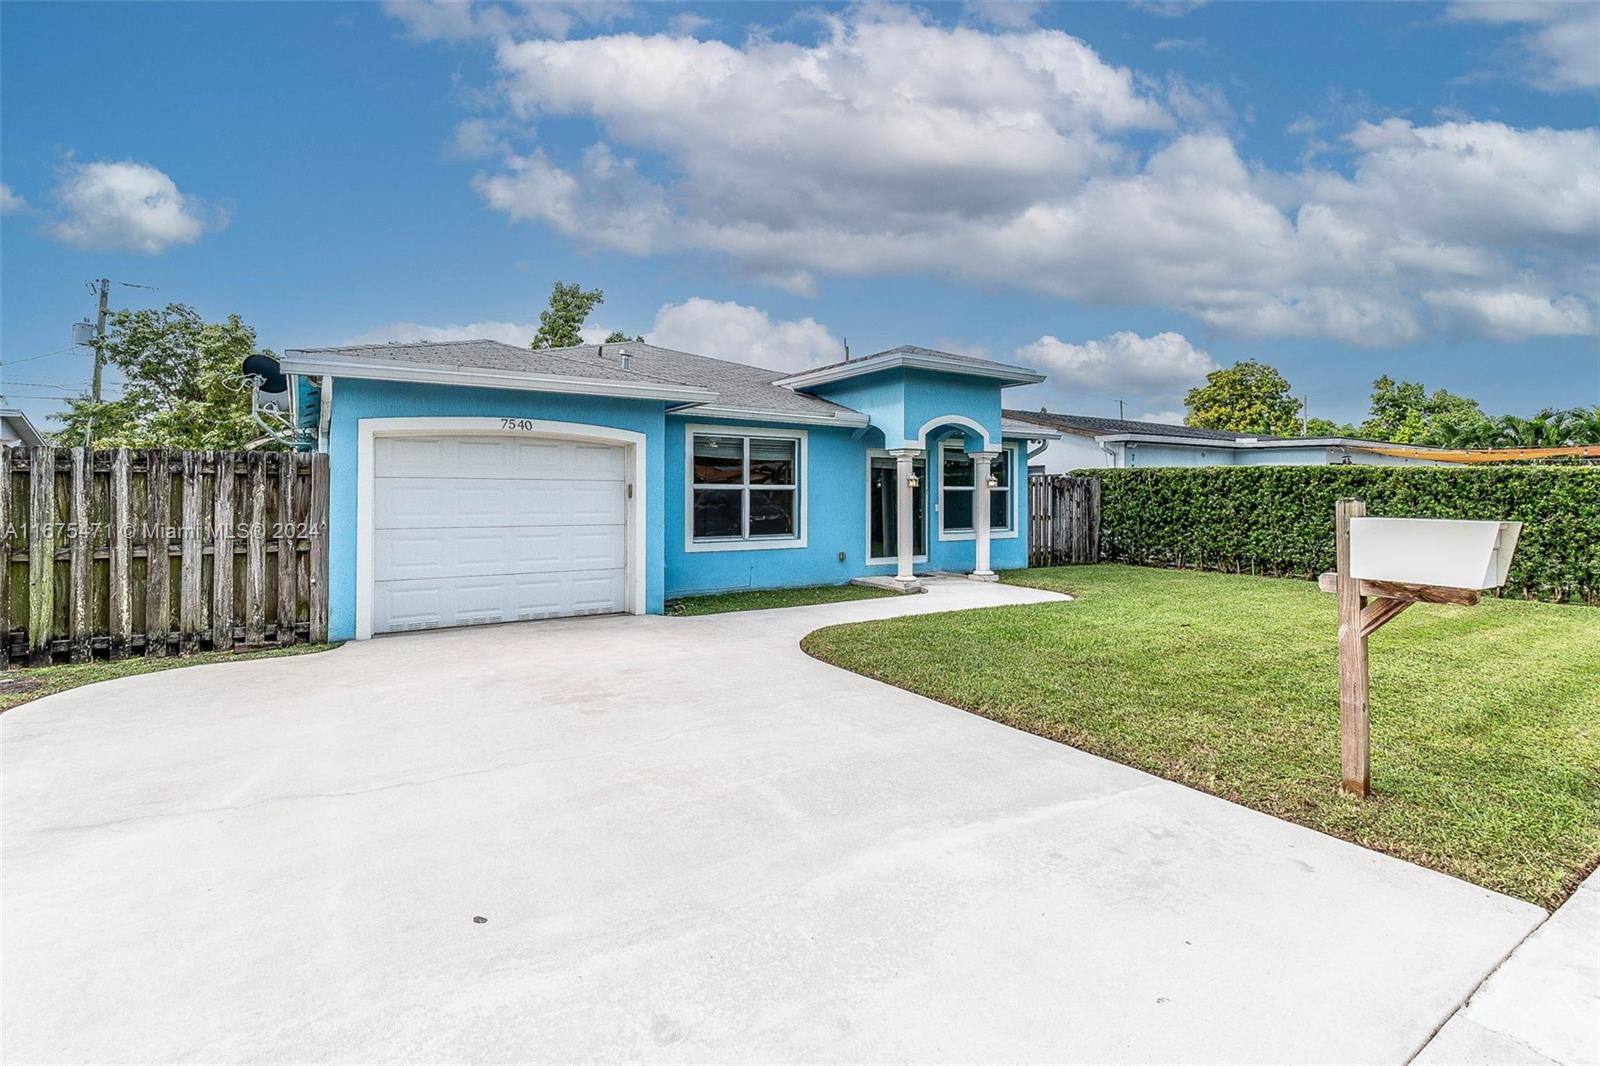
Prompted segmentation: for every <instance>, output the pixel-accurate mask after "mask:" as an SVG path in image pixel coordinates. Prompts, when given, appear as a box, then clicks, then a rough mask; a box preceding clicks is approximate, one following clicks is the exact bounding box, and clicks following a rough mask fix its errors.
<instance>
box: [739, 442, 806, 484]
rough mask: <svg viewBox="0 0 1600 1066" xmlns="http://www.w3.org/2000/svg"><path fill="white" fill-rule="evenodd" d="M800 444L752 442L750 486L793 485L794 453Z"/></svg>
mask: <svg viewBox="0 0 1600 1066" xmlns="http://www.w3.org/2000/svg"><path fill="white" fill-rule="evenodd" d="M798 443H799V442H798V441H792V440H759V439H758V440H752V441H751V442H750V484H752V485H793V484H794V483H795V481H794V466H795V464H794V453H795V447H796V445H797V444H798Z"/></svg>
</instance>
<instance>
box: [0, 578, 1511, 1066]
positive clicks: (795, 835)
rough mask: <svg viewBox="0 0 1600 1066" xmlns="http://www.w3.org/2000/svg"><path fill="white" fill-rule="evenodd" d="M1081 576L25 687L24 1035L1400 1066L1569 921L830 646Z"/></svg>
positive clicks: (234, 1056)
mask: <svg viewBox="0 0 1600 1066" xmlns="http://www.w3.org/2000/svg"><path fill="white" fill-rule="evenodd" d="M1051 598H1052V597H1050V596H1048V595H1047V594H1044V593H1040V592H1035V591H1031V590H1026V589H1019V588H1012V587H1007V586H995V585H981V584H977V583H974V582H965V581H952V582H936V583H934V585H933V588H932V589H931V591H930V592H929V593H928V594H927V595H920V596H908V597H897V598H893V599H876V600H871V601H860V602H853V603H842V604H833V605H828V606H823V607H813V608H796V609H791V610H787V611H774V612H766V613H762V614H732V615H721V616H714V617H707V618H688V619H679V618H626V617H612V618H596V619H586V620H573V621H564V622H545V623H528V624H521V625H509V626H500V627H493V628H487V629H477V630H460V631H452V632H441V633H433V634H416V635H409V636H402V637H392V638H384V639H380V640H375V641H370V642H366V643H363V644H359V645H349V646H346V647H344V648H342V649H340V650H338V651H335V652H332V653H329V654H327V655H318V656H308V657H304V658H293V659H277V660H260V661H254V662H240V663H229V664H224V665H219V666H205V667H198V668H194V669H190V670H181V671H176V672H172V673H165V674H153V675H148V676H144V677H137V678H129V679H125V680H122V681H117V682H112V683H109V684H105V685H100V686H95V687H92V688H88V689H80V690H77V691H73V692H68V693H63V694H61V695H58V696H53V697H50V698H48V699H45V700H41V701H39V702H37V703H34V704H30V705H28V706H25V707H22V708H19V709H18V710H15V711H12V712H10V713H7V714H5V715H0V757H3V769H4V781H3V795H0V798H3V800H4V823H3V836H4V840H3V843H4V856H3V858H4V874H5V878H4V886H3V890H4V899H3V904H4V912H3V914H4V942H3V957H0V964H3V977H4V988H3V1014H0V1023H3V1029H4V1034H5V1037H4V1039H5V1047H4V1053H5V1056H6V1058H7V1059H9V1060H10V1061H12V1062H19V1063H20V1062H39V1061H71V1062H108V1063H109V1062H135V1061H141V1062H142V1061H161V1062H167V1061H177V1062H285V1061H296V1062H319V1063H320V1062H355V1061H361V1062H439V1061H471V1062H512V1061H578V1062H588V1061H616V1060H624V1061H627V1060H635V1061H651V1062H700V1061H712V1062H744V1061H752V1060H753V1061H770V1062H801V1061H860V1062H891V1061H893V1062H903V1061H932V1060H938V1061H944V1062H979V1061H997V1060H1001V1061H1014V1062H1023V1061H1026V1062H1044V1061H1178V1060H1184V1061H1211V1062H1265V1061H1323V1062H1331V1061H1340V1062H1394V1063H1398V1062H1403V1061H1405V1060H1406V1059H1408V1058H1409V1057H1411V1056H1412V1055H1413V1054H1414V1053H1416V1052H1417V1050H1418V1049H1419V1048H1421V1047H1422V1045H1423V1044H1424V1043H1425V1042H1426V1041H1427V1039H1428V1037H1429V1035H1430V1034H1431V1033H1432V1032H1433V1031H1434V1030H1435V1029H1436V1028H1437V1027H1438V1026H1439V1024H1440V1023H1441V1021H1443V1019H1445V1018H1446V1017H1447V1016H1449V1015H1450V1013H1451V1012H1452V1011H1453V1010H1454V1009H1455V1008H1456V1007H1457V1006H1458V1005H1459V1004H1460V1003H1461V1002H1462V1001H1463V1000H1464V999H1465V998H1466V996H1467V995H1468V994H1469V993H1470V992H1471V990H1472V989H1473V988H1475V987H1476V986H1477V985H1478V983H1479V982H1480V981H1481V980H1482V979H1483V977H1484V976H1485V975H1486V974H1487V973H1488V972H1489V971H1490V970H1491V969H1493V967H1494V966H1495V965H1496V964H1497V963H1498V962H1499V961H1500V960H1501V959H1502V958H1504V956H1505V955H1506V954H1507V953H1508V952H1509V951H1510V950H1511V949H1512V947H1513V946H1514V945H1516V944H1517V943H1518V942H1519V941H1520V940H1521V939H1522V938H1523V937H1524V936H1525V935H1526V934H1527V933H1528V932H1529V931H1530V930H1531V929H1532V928H1534V926H1535V925H1536V924H1537V923H1538V922H1539V921H1540V919H1541V918H1542V917H1543V912H1542V911H1540V910H1539V909H1538V908H1535V907H1532V906H1529V905H1527V904H1524V903H1520V902H1517V901H1515V900H1512V899H1508V898H1506V897H1504V896H1500V895H1496V894H1494V893H1492V892H1488V891H1484V890H1482V889H1479V888H1476V887H1474V886H1472V885H1468V884H1466V883H1464V882H1461V881H1457V880H1453V879H1451V878H1448V877H1445V876H1442V875H1440V874H1436V873H1432V872H1430V871H1427V870H1424V869H1421V868H1419V867H1416V866H1412V865H1409V864H1407V863H1404V862H1400V861H1398V860H1395V859H1391V858H1386V857H1384V856H1382V855H1378V854H1376V853H1374V852H1370V851H1366V850H1364V849H1362V848H1358V847H1355V846H1353V845H1350V844H1346V843H1342V842H1340V841H1337V840H1334V839H1332V838H1330V837H1326V836H1322V835H1320V834H1317V833H1314V832H1311V831H1309V830H1306V829H1302V828H1299V827H1297V826H1294V825H1291V824H1289V823H1287V822H1283V821H1279V820H1277V819H1274V818H1270V817H1268V816H1266V815H1262V814H1257V813H1255V812H1253V811H1249V810H1246V809H1244V808H1242V807H1238V806H1235V805H1233V804H1230V803H1226V802H1224V801H1222V800H1219V799H1215V798H1213V797H1209V796H1205V795H1202V794H1200V793H1197V792H1193V791H1191V790H1189V789H1186V788H1183V787H1181V786H1178V785H1175V784H1171V783H1169V782H1166V781H1162V780H1159V779H1157V778H1153V777H1150V776H1148V775H1146V774H1143V773H1140V772H1138V771H1136V770H1132V769H1129V768H1127V767H1123V766H1119V765H1116V764H1114V763H1110V762H1106V761H1104V760H1102V759H1098V758H1094V757H1092V756H1089V755H1086V754H1084V753H1082V752H1079V751H1075V750H1073V749H1071V748H1068V747H1064V746H1062V745H1060V744H1056V743H1053V742H1051V741H1048V740H1044V739H1041V738H1039V737H1034V736H1030V735H1028V734H1026V733H1020V732H1017V731H1015V730H1012V729H1009V728H1006V727H1005V726H1001V725H998V724H996V723H994V722H990V721H987V720H985V719H983V718H979V717H976V716H974V715H969V714H966V713H964V712H961V711H958V710H954V709H952V708H949V707H945V706H943V705H941V704H938V703H934V702H932V701H929V700H925V699H922V698H920V697H917V696H913V695H910V694H909V693H905V692H901V691H899V690H897V689H893V688H890V687H887V686H884V685H881V684H878V683H876V682H873V681H870V680H867V679H865V678H861V677H857V676H855V675H852V674H849V673H846V672H843V671H840V670H836V669H834V668H832V667H829V666H826V665H824V664H822V663H818V662H815V661H813V660H811V659H809V658H807V657H806V656H805V655H804V654H802V653H801V652H800V651H799V650H798V648H797V646H796V642H797V641H798V640H799V638H800V637H801V636H802V635H803V634H804V633H805V632H807V631H809V630H811V629H814V628H816V627H818V626H821V625H825V624H829V623H833V622H840V621H847V620H855V619H866V618H875V617H885V616H888V615H892V614H896V613H900V612H906V611H915V612H923V611H935V610H944V609H952V608H964V607H975V606H985V605H993V604H1001V603H1030V602H1040V601H1045V600H1049V599H1051ZM1059 609H1063V610H1071V607H1070V605H1063V606H1062V607H1061V608H1059ZM479 918H482V919H484V920H483V921H479V920H478V919H479Z"/></svg>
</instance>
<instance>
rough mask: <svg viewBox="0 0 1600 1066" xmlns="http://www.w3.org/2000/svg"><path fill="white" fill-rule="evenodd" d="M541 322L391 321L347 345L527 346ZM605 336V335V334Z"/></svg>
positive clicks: (351, 340) (353, 338) (352, 338)
mask: <svg viewBox="0 0 1600 1066" xmlns="http://www.w3.org/2000/svg"><path fill="white" fill-rule="evenodd" d="M538 329H539V324H538V323H537V322H469V323H467V324H466V325H463V326H424V325H422V324H421V323H419V322H391V323H389V324H388V325H386V326H379V327H378V328H377V329H374V330H369V331H367V332H366V333H362V334H360V335H359V336H355V337H351V338H349V339H348V340H345V341H342V342H341V343H343V344H390V343H396V344H408V343H415V342H417V341H424V342H429V341H476V340H490V341H500V342H501V343H502V344H515V345H517V346H518V347H519V348H526V347H527V346H528V345H529V344H530V343H532V341H533V335H534V334H535V333H536V332H538ZM601 336H604V334H601Z"/></svg>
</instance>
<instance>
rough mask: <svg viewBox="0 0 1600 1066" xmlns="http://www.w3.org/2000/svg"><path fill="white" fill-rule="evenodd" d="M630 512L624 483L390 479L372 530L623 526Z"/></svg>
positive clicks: (385, 482)
mask: <svg viewBox="0 0 1600 1066" xmlns="http://www.w3.org/2000/svg"><path fill="white" fill-rule="evenodd" d="M627 508H628V501H627V489H626V486H625V485H624V484H623V483H622V482H620V481H593V480H587V481H519V480H514V479H510V478H496V479H494V480H467V481H456V480H453V479H450V478H420V477H404V478H397V477H391V478H382V479H380V483H379V485H378V490H377V500H376V507H375V508H374V515H373V527H374V528H375V529H417V528H433V527H443V526H456V527H460V526H496V525H499V526H520V525H548V526H582V525H621V524H622V523H623V522H624V521H626V519H627Z"/></svg>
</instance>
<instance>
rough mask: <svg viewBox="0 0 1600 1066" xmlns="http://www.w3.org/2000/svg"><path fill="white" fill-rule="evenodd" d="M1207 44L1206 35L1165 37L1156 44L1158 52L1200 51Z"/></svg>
mask: <svg viewBox="0 0 1600 1066" xmlns="http://www.w3.org/2000/svg"><path fill="white" fill-rule="evenodd" d="M1205 46H1206V39H1205V38H1204V37H1163V38H1161V40H1159V41H1157V42H1156V43H1155V45H1154V47H1155V50H1156V51H1158V52H1198V51H1200V50H1201V49H1203V48H1205Z"/></svg>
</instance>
